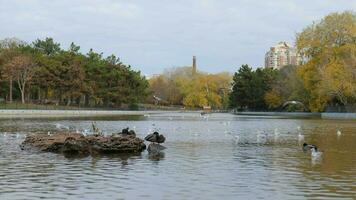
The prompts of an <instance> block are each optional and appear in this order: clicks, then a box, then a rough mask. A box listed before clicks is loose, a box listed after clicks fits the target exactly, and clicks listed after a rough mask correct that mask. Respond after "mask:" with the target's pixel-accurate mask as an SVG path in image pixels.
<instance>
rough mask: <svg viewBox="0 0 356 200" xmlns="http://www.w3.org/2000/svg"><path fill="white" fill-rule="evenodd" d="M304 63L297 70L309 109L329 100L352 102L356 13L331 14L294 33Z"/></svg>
mask: <svg viewBox="0 0 356 200" xmlns="http://www.w3.org/2000/svg"><path fill="white" fill-rule="evenodd" d="M296 44H297V48H298V50H299V52H300V53H301V54H302V55H303V57H304V60H305V63H304V64H303V65H302V66H301V67H300V69H299V70H298V74H299V75H300V76H301V77H302V79H303V83H304V86H305V88H306V89H307V91H308V93H309V94H310V96H309V99H308V105H309V107H310V109H311V110H312V111H323V110H324V107H325V106H326V105H327V104H330V103H331V102H338V103H339V104H341V105H350V104H355V103H356V98H355V87H356V59H355V57H356V51H355V49H356V15H355V13H354V12H349V11H348V12H343V13H332V14H330V15H328V16H326V17H325V18H324V19H322V20H321V21H319V22H317V23H313V24H312V25H310V26H308V27H307V28H305V29H304V30H303V31H302V32H301V33H299V34H298V35H297V41H296Z"/></svg>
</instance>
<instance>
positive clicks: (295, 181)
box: [0, 113, 356, 199]
mask: <svg viewBox="0 0 356 200" xmlns="http://www.w3.org/2000/svg"><path fill="white" fill-rule="evenodd" d="M93 120H95V121H96V124H97V126H98V127H99V128H100V129H101V130H103V131H104V132H105V133H106V134H110V133H112V132H118V131H119V130H121V129H122V128H124V127H127V126H129V127H131V128H134V129H135V130H136V132H137V134H138V136H139V137H141V138H143V137H144V136H145V135H146V134H147V133H149V132H151V131H152V130H160V132H161V133H163V134H164V135H165V136H166V137H167V141H166V143H165V144H164V145H165V146H166V147H167V149H166V150H164V153H162V154H159V155H150V154H148V153H147V152H143V153H141V154H134V155H107V156H93V157H84V158H78V157H74V158H73V157H69V158H68V157H64V156H63V155H58V154H52V153H34V152H27V151H21V150H20V148H19V144H20V143H21V142H22V141H23V140H24V137H25V135H26V134H27V133H36V132H47V131H51V132H56V131H60V130H62V129H71V130H81V131H83V130H86V129H88V128H90V125H91V122H92V121H93ZM355 124H356V123H355V121H337V120H334V121H333V120H318V119H312V120H311V119H309V120H303V119H277V118H254V117H238V116H234V115H230V114H212V115H211V116H210V115H209V116H204V117H201V116H200V115H199V114H198V113H182V114H179V113H175V114H168V113H167V114H160V115H150V116H145V117H130V118H100V119H70V120H68V119H67V120H66V119H52V120H43V119H38V120H36V119H30V120H21V119H17V120H1V121H0V185H1V187H0V199H39V198H51V199H99V198H100V199H121V198H123V199H125V198H130V199H137V198H138V199H143V198H145V199H152V198H158V199H193V198H197V199H221V198H226V199H236V198H237V197H238V198H241V199H246V198H247V199H251V198H252V199H256V198H275V199H290V198H296V199H300V198H302V199H303V198H321V199H323V198H335V199H338V198H342V197H346V198H350V199H352V198H355V196H356V156H355V155H356V146H355V145H356V126H355ZM338 130H340V132H341V134H338V133H337V131H338ZM304 141H306V142H307V143H311V144H316V145H317V146H318V147H319V148H320V149H321V150H322V151H323V155H322V158H321V159H318V160H314V159H312V157H311V155H310V153H303V151H302V149H301V145H302V144H303V142H304Z"/></svg>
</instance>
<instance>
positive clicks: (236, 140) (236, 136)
mask: <svg viewBox="0 0 356 200" xmlns="http://www.w3.org/2000/svg"><path fill="white" fill-rule="evenodd" d="M234 141H235V144H238V143H239V141H240V136H238V135H234Z"/></svg>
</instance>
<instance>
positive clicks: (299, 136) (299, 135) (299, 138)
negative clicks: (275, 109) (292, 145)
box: [298, 132, 304, 142]
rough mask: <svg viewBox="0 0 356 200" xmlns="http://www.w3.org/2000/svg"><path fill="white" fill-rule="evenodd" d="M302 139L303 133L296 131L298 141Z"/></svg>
mask: <svg viewBox="0 0 356 200" xmlns="http://www.w3.org/2000/svg"><path fill="white" fill-rule="evenodd" d="M303 140H304V135H303V134H302V133H300V132H299V133H298V141H299V142H301V141H303Z"/></svg>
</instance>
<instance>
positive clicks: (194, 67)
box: [193, 56, 197, 75]
mask: <svg viewBox="0 0 356 200" xmlns="http://www.w3.org/2000/svg"><path fill="white" fill-rule="evenodd" d="M196 73H197V58H196V57H195V56H193V75H195V74H196Z"/></svg>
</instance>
